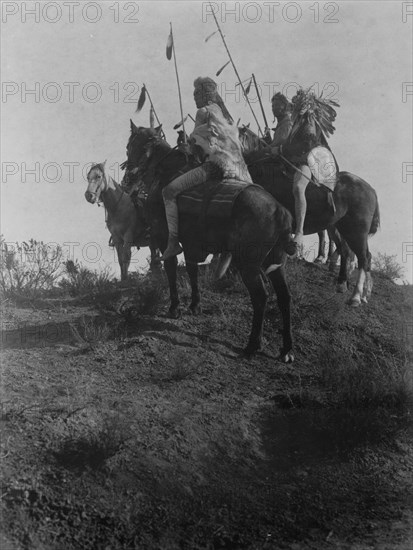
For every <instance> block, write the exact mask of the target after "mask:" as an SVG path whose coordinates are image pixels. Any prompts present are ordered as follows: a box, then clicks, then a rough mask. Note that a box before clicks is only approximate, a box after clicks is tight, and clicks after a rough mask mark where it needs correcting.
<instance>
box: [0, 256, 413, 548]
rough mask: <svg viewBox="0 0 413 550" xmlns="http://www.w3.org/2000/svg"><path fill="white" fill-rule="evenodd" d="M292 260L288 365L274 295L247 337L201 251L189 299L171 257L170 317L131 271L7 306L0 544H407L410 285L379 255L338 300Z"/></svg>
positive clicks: (241, 313)
mask: <svg viewBox="0 0 413 550" xmlns="http://www.w3.org/2000/svg"><path fill="white" fill-rule="evenodd" d="M288 271H289V278H290V285H291V290H292V293H293V297H294V306H293V322H294V332H295V341H296V347H295V349H296V362H295V363H294V364H293V365H283V364H281V363H279V362H277V360H276V357H277V353H278V347H279V346H280V337H279V336H278V335H277V334H276V331H277V328H278V326H279V314H278V310H277V307H276V303H275V299H274V296H272V295H271V297H270V300H269V307H268V311H267V320H266V325H265V337H266V342H267V345H266V347H265V349H264V350H263V351H262V352H261V353H259V354H258V355H257V356H256V357H254V358H253V359H250V360H248V359H245V358H243V357H242V355H240V352H241V350H242V347H243V346H244V345H245V344H246V340H247V336H248V328H249V323H250V317H251V310H250V306H249V298H248V296H247V294H246V291H245V290H244V289H243V287H242V286H241V284H240V283H239V281H238V280H226V281H224V282H222V283H220V284H219V285H213V284H212V283H211V276H210V274H209V273H208V270H207V269H206V272H205V274H204V275H203V279H204V287H205V285H206V287H207V288H206V289H205V290H204V293H203V309H204V311H203V314H202V315H201V316H199V317H192V316H191V315H189V313H187V312H186V310H185V303H188V302H189V286H188V284H187V283H186V280H185V277H184V276H182V280H181V295H182V297H183V304H184V307H183V316H182V318H181V319H179V320H176V321H174V320H169V319H167V318H166V317H165V314H164V312H165V311H166V306H167V298H166V291H165V292H163V291H160V290H159V289H161V288H163V287H166V283H165V281H164V276H163V275H158V277H159V278H160V281H159V282H157V283H156V285H158V286H157V287H156V288H157V289H158V298H159V303H158V304H157V306H156V312H155V313H152V314H150V315H148V314H145V315H144V314H142V313H141V312H142V311H143V308H142V300H140V301H139V300H138V301H136V300H135V301H134V299H133V295H134V291H133V289H131V288H129V289H123V290H119V289H115V290H114V292H113V293H112V294H110V295H109V294H107V295H104V296H103V295H95V296H84V297H81V298H76V299H73V298H62V299H56V298H54V299H50V300H47V299H45V300H43V301H42V302H37V303H32V304H27V303H26V304H23V305H21V306H19V307H17V306H12V305H9V306H8V307H7V308H6V310H5V312H4V317H3V328H4V330H3V334H2V337H3V347H4V350H3V352H2V384H1V401H2V417H1V426H2V432H3V433H2V444H1V457H2V460H1V467H2V477H3V480H2V499H1V507H2V519H3V521H2V524H3V535H2V538H0V546H1V548H2V550H3V549H4V550H6V549H7V548H11V549H17V548H24V549H26V548H27V549H31V548H33V549H39V550H40V549H42V550H43V549H45V550H57V549H62V550H68V549H75V548H79V549H80V548H82V549H83V548H85V549H105V550H106V549H117V548H138V549H146V548H148V549H175V548H176V549H178V548H187V549H201V548H214V549H221V548H222V549H223V548H231V549H236V548H251V549H259V548H262V549H278V548H279V549H291V550H299V549H307V548H309V549H317V550H318V549H324V548H325V549H330V548H331V549H359V550H362V549H363V550H364V549H366V550H367V549H373V548H374V549H383V550H384V549H406V550H407V549H409V548H411V547H412V541H413V538H412V520H413V515H412V512H411V503H412V485H413V476H412V474H413V459H412V457H413V454H412V451H413V439H412V434H411V432H410V430H409V427H410V424H409V421H410V415H411V407H412V399H411V398H412V394H411V371H410V368H411V351H412V350H411V334H412V290H411V287H397V286H396V285H394V284H393V283H392V282H390V281H389V280H387V279H385V278H384V277H381V276H380V275H379V274H376V275H375V279H374V280H375V287H374V290H373V296H372V299H371V301H370V303H369V304H368V305H364V306H362V307H360V308H357V309H351V308H349V307H348V306H346V304H345V300H346V296H344V295H340V294H335V292H334V277H333V275H332V274H330V273H329V272H328V271H327V270H326V269H325V268H324V267H321V268H320V267H318V268H317V267H314V266H312V265H311V264H307V263H303V262H297V261H295V262H290V264H289V266H288ZM151 284H154V283H153V281H152V283H151ZM125 297H129V299H130V303H129V305H130V306H133V308H132V307H129V309H128V308H126V309H125V308H123V310H122V311H123V314H121V313H119V310H120V304H121V303H122V300H123V299H124V298H125Z"/></svg>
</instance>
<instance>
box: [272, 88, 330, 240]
mask: <svg viewBox="0 0 413 550" xmlns="http://www.w3.org/2000/svg"><path fill="white" fill-rule="evenodd" d="M271 103H272V111H273V114H274V117H275V118H276V119H277V122H278V123H277V126H276V128H275V131H274V136H273V140H272V142H271V144H270V145H269V147H267V148H266V149H265V150H266V151H268V152H271V155H272V157H273V158H274V159H277V160H278V159H279V160H281V162H282V161H285V163H286V164H287V171H289V172H291V170H290V169H293V170H294V173H293V195H294V209H295V220H296V229H295V236H294V241H295V242H296V243H297V246H298V247H301V246H302V240H303V235H304V220H305V215H306V212H307V201H306V198H305V191H306V188H307V185H308V182H309V181H311V180H312V177H313V176H314V179H313V181H314V183H316V184H317V185H320V184H322V185H324V186H326V187H327V188H328V189H329V190H330V191H332V190H333V189H334V185H335V183H336V179H337V174H338V167H337V163H336V161H335V158H334V156H333V155H332V153H331V151H330V148H329V146H328V144H327V140H326V137H325V134H327V135H328V132H330V133H332V132H333V131H334V127H333V126H332V124H331V122H332V121H333V120H334V119H335V116H336V112H335V111H334V109H332V107H331V106H330V103H332V104H333V105H336V106H337V104H336V103H335V102H332V101H330V102H327V101H326V100H321V98H316V97H315V95H314V93H312V92H310V91H309V90H307V91H305V90H300V91H299V92H297V94H296V95H295V96H294V98H293V99H292V103H290V102H289V101H288V99H287V98H286V97H285V96H284V95H283V94H281V93H277V94H275V95H274V96H273V97H272V100H271ZM319 119H320V120H319ZM323 125H324V128H323ZM323 130H324V131H323Z"/></svg>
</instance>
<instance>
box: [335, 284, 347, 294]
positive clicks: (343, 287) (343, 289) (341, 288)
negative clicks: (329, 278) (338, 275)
mask: <svg viewBox="0 0 413 550" xmlns="http://www.w3.org/2000/svg"><path fill="white" fill-rule="evenodd" d="M336 292H337V293H338V294H345V293H346V292H347V283H338V284H337V285H336Z"/></svg>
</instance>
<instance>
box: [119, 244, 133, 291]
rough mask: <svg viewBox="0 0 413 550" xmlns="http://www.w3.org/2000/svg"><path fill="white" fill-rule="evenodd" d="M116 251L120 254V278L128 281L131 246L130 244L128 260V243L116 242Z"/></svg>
mask: <svg viewBox="0 0 413 550" xmlns="http://www.w3.org/2000/svg"><path fill="white" fill-rule="evenodd" d="M115 248H116V252H117V255H118V262H119V267H120V280H121V281H126V280H127V278H128V268H129V263H130V257H131V252H130V246H129V260H128V251H127V244H126V243H123V242H116V243H115Z"/></svg>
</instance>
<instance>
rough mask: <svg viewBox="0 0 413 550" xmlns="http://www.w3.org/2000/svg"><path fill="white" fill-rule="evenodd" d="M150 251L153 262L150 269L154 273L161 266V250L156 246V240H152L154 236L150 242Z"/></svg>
mask: <svg viewBox="0 0 413 550" xmlns="http://www.w3.org/2000/svg"><path fill="white" fill-rule="evenodd" d="M149 250H150V253H151V262H150V264H149V269H150V270H151V271H152V270H154V269H158V268H159V267H160V265H161V260H160V259H159V250H158V248H157V246H156V243H155V241H154V239H153V238H152V235H151V237H150V241H149Z"/></svg>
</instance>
